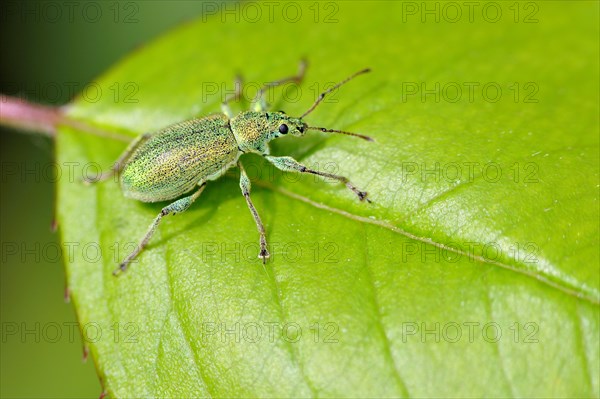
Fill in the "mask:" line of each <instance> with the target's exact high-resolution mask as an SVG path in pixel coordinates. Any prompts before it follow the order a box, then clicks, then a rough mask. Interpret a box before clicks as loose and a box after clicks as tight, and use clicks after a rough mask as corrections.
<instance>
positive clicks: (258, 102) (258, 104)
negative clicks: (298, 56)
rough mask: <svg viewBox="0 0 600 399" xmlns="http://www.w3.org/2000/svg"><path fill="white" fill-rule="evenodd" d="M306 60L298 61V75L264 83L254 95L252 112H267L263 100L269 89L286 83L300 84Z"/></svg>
mask: <svg viewBox="0 0 600 399" xmlns="http://www.w3.org/2000/svg"><path fill="white" fill-rule="evenodd" d="M306 66H307V64H306V60H300V64H298V73H297V74H296V75H294V76H289V77H287V78H283V79H279V80H275V81H273V82H269V83H266V84H265V85H264V86H263V87H262V88H261V89H260V90H259V91H258V93H256V96H255V97H254V99H253V100H252V107H251V108H252V110H254V111H257V112H262V111H266V110H267V102H266V100H265V97H264V94H265V91H267V90H268V89H269V88H271V87H276V86H279V85H282V84H284V83H287V82H296V83H297V84H300V82H302V79H303V78H304V72H305V71H306Z"/></svg>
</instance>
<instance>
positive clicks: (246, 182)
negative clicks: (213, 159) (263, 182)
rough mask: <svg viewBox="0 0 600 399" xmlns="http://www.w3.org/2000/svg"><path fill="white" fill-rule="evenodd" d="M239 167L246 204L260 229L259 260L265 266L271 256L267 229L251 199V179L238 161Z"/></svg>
mask: <svg viewBox="0 0 600 399" xmlns="http://www.w3.org/2000/svg"><path fill="white" fill-rule="evenodd" d="M238 167H239V168H240V189H241V190H242V195H243V196H244V198H245V199H246V203H247V204H248V208H250V213H252V216H253V217H254V221H255V222H256V228H257V229H258V233H259V234H260V253H259V254H258V257H259V258H262V260H263V264H264V263H266V261H267V258H269V256H270V254H269V251H268V250H267V238H266V234H265V227H264V226H263V224H262V221H261V220H260V216H259V215H258V212H257V211H256V208H255V207H254V204H253V203H252V200H251V199H250V179H249V178H248V175H247V174H246V171H245V170H244V167H243V166H242V163H241V162H239V161H238Z"/></svg>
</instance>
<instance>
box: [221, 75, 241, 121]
mask: <svg viewBox="0 0 600 399" xmlns="http://www.w3.org/2000/svg"><path fill="white" fill-rule="evenodd" d="M233 85H234V86H235V91H234V92H233V94H231V95H229V96H227V97H226V98H225V101H223V102H222V103H221V111H223V113H224V114H225V115H227V117H228V118H229V119H231V118H233V117H234V115H233V111H232V110H231V106H229V102H230V101H236V100H237V99H238V98H240V96H241V95H242V85H243V80H242V77H241V76H236V77H235V81H234V83H233Z"/></svg>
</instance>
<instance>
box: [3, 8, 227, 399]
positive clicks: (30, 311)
mask: <svg viewBox="0 0 600 399" xmlns="http://www.w3.org/2000/svg"><path fill="white" fill-rule="evenodd" d="M218 6H219V3H218V2H205V3H202V2H198V1H141V2H132V1H123V2H113V1H110V2H94V1H87V2H86V1H64V2H63V1H58V2H57V1H27V2H21V1H10V0H9V1H4V2H2V3H0V29H1V33H2V34H1V35H0V41H1V43H2V45H1V47H0V53H1V57H2V58H1V59H2V62H1V63H0V68H1V73H0V93H2V94H6V95H12V96H18V97H21V98H25V99H27V100H29V101H33V102H39V103H44V104H58V105H60V104H66V103H68V102H69V100H70V98H71V97H72V95H73V94H76V93H77V92H79V91H80V90H81V89H82V88H83V87H84V86H85V85H86V84H87V83H89V82H91V81H93V79H94V78H96V77H97V76H98V75H100V74H101V73H103V72H104V71H105V70H106V69H107V68H109V67H110V66H111V65H113V64H115V63H116V62H117V61H118V60H119V59H120V58H122V57H124V56H125V55H127V54H128V53H130V52H131V51H134V50H135V49H136V48H138V47H139V46H142V45H144V43H146V42H148V41H149V40H151V39H152V38H154V37H156V36H158V35H160V34H161V33H163V32H165V31H167V30H169V29H170V28H172V27H174V26H176V25H178V24H181V23H185V21H187V20H190V19H193V18H195V17H197V16H199V15H201V13H202V12H206V11H208V10H212V9H213V7H218ZM198 50H199V51H201V49H198ZM0 106H1V104H0ZM0 153H1V159H0V163H1V165H2V173H1V175H0V176H1V180H2V181H1V185H2V188H1V190H2V192H1V196H0V198H1V201H2V205H1V211H0V212H1V214H0V216H1V219H0V220H1V223H0V225H1V229H0V234H1V236H0V239H1V242H2V267H1V275H0V278H1V280H0V284H1V285H0V288H1V302H0V322H1V325H2V339H1V351H0V353H1V361H0V396H1V397H2V398H38V397H39V398H41V397H43V398H53V397H56V398H69V397H73V398H74V397H93V398H97V397H98V396H99V395H100V393H101V391H102V388H101V386H100V383H99V381H98V378H97V376H96V372H95V369H94V364H93V361H92V359H91V358H90V359H88V361H87V362H85V363H84V362H83V361H82V358H83V348H82V343H81V337H80V335H79V332H78V330H77V329H76V328H75V324H74V323H75V322H76V318H75V312H74V309H73V307H72V305H70V304H65V302H64V299H63V293H64V268H63V263H62V260H61V259H60V258H58V257H57V252H56V249H57V248H58V247H59V245H58V235H57V234H55V233H52V232H51V229H50V226H51V222H52V213H53V201H54V199H53V197H54V185H53V183H52V181H51V179H48V178H47V177H45V176H46V173H45V172H44V171H47V170H48V167H49V165H50V163H51V162H52V161H53V143H52V141H51V140H50V139H49V138H46V137H42V136H38V135H34V134H32V135H27V134H23V133H22V132H17V131H14V130H10V129H7V128H0ZM15 168H16V169H15ZM15 170H18V171H19V172H21V171H28V173H27V174H25V175H21V174H20V173H13V172H14V171H15ZM23 203H27V204H28V209H29V211H28V212H27V213H16V212H14V210H15V209H22V207H23ZM15 248H18V254H15V253H14V252H15V251H14V250H15ZM23 250H24V251H23ZM29 250H31V253H29V252H27V251H29ZM34 252H35V253H37V255H36V254H34ZM40 253H41V254H42V255H41V256H40V255H39V254H40ZM22 254H24V255H23V256H22ZM44 254H45V255H44ZM55 258H58V259H55ZM73 332H74V334H73ZM70 335H71V336H70Z"/></svg>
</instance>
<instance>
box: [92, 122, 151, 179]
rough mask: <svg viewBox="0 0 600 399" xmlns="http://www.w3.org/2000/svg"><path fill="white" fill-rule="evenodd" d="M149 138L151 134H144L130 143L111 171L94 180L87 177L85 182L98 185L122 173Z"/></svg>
mask: <svg viewBox="0 0 600 399" xmlns="http://www.w3.org/2000/svg"><path fill="white" fill-rule="evenodd" d="M149 137H150V133H144V134H142V135H140V136H138V137H136V138H135V139H134V140H133V141H132V142H131V143H129V145H128V146H127V148H126V149H125V151H123V153H122V154H121V156H120V157H119V158H118V159H117V160H116V162H115V163H114V164H113V166H112V167H111V168H110V169H109V170H107V171H106V172H102V173H100V175H98V176H96V177H95V178H93V179H92V178H89V177H87V176H86V177H84V178H83V181H84V182H85V183H87V184H90V183H97V182H99V181H103V180H106V179H108V178H110V177H111V176H112V175H114V174H115V173H119V172H120V171H121V169H123V166H125V163H126V162H127V160H128V159H129V157H130V156H131V154H132V153H133V151H135V149H136V148H138V147H139V146H140V144H142V143H143V142H144V141H146V140H147V139H148V138H149Z"/></svg>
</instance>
